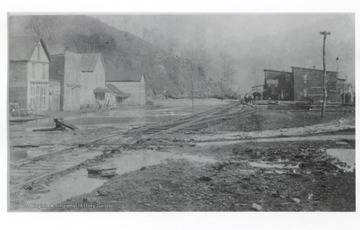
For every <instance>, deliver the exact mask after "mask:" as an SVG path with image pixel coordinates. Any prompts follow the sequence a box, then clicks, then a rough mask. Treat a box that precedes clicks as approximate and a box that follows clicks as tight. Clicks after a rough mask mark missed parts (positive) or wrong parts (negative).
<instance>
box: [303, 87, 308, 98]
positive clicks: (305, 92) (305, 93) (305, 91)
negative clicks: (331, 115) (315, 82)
mask: <svg viewBox="0 0 360 230" xmlns="http://www.w3.org/2000/svg"><path fill="white" fill-rule="evenodd" d="M303 93H304V97H307V96H308V93H307V89H306V88H305V89H304V91H303Z"/></svg>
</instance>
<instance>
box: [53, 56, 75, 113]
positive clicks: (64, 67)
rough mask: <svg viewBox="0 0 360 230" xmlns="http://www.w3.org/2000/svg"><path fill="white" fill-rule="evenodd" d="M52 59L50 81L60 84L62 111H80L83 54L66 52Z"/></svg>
mask: <svg viewBox="0 0 360 230" xmlns="http://www.w3.org/2000/svg"><path fill="white" fill-rule="evenodd" d="M51 59H52V62H51V64H50V81H58V82H60V110H62V111H68V110H78V109H80V101H81V94H80V90H81V68H82V65H81V64H82V63H81V54H78V53H74V52H71V51H69V50H65V51H64V53H61V54H55V55H51Z"/></svg>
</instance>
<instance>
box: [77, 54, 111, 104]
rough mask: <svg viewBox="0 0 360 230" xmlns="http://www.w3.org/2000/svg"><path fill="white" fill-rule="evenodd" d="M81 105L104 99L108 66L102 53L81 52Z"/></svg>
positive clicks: (97, 102)
mask: <svg viewBox="0 0 360 230" xmlns="http://www.w3.org/2000/svg"><path fill="white" fill-rule="evenodd" d="M81 63H82V67H81V88H80V92H81V97H80V98H81V106H85V107H86V106H91V105H97V104H99V102H100V101H103V100H104V96H103V94H105V91H106V88H105V74H106V66H105V63H104V60H103V56H102V54H101V53H82V54H81Z"/></svg>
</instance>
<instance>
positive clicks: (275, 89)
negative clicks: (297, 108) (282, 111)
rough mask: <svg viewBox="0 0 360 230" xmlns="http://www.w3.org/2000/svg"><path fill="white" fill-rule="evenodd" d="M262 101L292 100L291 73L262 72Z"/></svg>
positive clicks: (292, 80)
mask: <svg viewBox="0 0 360 230" xmlns="http://www.w3.org/2000/svg"><path fill="white" fill-rule="evenodd" d="M264 71H265V83H264V99H271V100H283V101H293V100H294V77H293V75H292V73H291V72H285V71H276V70H268V69H266V70H264Z"/></svg>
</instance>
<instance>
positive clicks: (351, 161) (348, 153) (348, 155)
mask: <svg viewBox="0 0 360 230" xmlns="http://www.w3.org/2000/svg"><path fill="white" fill-rule="evenodd" d="M326 153H327V154H329V155H330V156H333V157H336V158H337V159H338V160H339V161H341V162H343V163H345V164H346V165H347V166H348V167H341V168H343V169H344V170H345V171H348V172H352V171H353V170H354V169H355V149H327V150H326ZM338 167H339V166H338Z"/></svg>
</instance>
